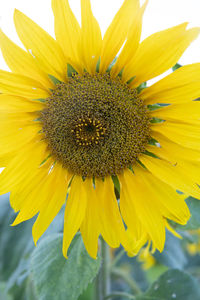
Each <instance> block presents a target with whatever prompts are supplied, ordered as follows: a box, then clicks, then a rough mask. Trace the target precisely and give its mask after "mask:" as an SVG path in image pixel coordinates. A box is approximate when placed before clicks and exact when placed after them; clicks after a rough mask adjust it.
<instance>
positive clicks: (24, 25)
mask: <svg viewBox="0 0 200 300" xmlns="http://www.w3.org/2000/svg"><path fill="white" fill-rule="evenodd" d="M14 22H15V27H16V30H17V33H18V36H19V38H20V40H21V41H22V43H23V44H24V46H25V48H26V49H27V51H29V52H30V53H31V54H32V56H33V57H34V58H35V60H36V61H37V63H38V64H39V66H40V67H41V68H42V70H43V71H44V72H45V73H46V74H49V75H53V76H55V77H56V78H58V79H60V80H62V81H65V80H66V70H67V62H66V60H65V57H64V54H63V52H62V50H61V48H60V46H59V45H58V43H57V42H56V41H55V40H54V39H53V38H52V37H51V36H50V35H49V34H48V33H47V32H46V31H44V30H43V29H42V28H41V27H40V26H38V25H37V24H36V23H35V22H33V21H32V20H31V19H29V18H28V17H27V16H25V15H24V14H23V13H22V12H20V11H19V10H15V14H14Z"/></svg>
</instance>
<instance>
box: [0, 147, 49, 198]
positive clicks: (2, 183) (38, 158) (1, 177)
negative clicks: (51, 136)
mask: <svg viewBox="0 0 200 300" xmlns="http://www.w3.org/2000/svg"><path fill="white" fill-rule="evenodd" d="M46 156H47V153H46V144H45V143H41V142H36V143H33V142H31V143H29V144H28V145H26V146H24V148H23V149H21V151H20V152H19V153H17V155H16V156H15V157H14V158H13V159H12V160H11V161H10V163H9V164H8V166H7V167H6V168H5V169H4V170H3V172H2V173H1V174H0V193H1V194H5V193H8V192H11V191H12V188H13V187H15V186H17V185H18V184H20V182H21V181H23V179H24V178H26V176H28V175H29V174H30V172H31V169H32V168H35V167H36V166H39V165H40V164H41V163H42V162H43V161H44V159H45V158H46Z"/></svg>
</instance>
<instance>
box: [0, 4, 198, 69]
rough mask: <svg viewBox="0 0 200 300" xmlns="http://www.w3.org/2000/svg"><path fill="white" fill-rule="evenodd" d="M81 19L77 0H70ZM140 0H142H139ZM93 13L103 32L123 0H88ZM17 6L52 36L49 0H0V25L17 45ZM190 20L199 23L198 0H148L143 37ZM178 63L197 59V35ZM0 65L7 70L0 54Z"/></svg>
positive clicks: (0, 67) (191, 61)
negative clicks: (15, 12)
mask: <svg viewBox="0 0 200 300" xmlns="http://www.w3.org/2000/svg"><path fill="white" fill-rule="evenodd" d="M69 2H70V4H71V7H72V9H73V11H74V13H75V15H76V16H77V18H78V20H79V21H80V0H69ZM142 2H143V1H142V0H141V3H142ZM91 3H92V8H93V13H94V15H95V17H96V18H97V20H98V21H99V24H100V27H101V29H102V33H104V32H105V30H106V28H107V27H108V25H109V23H110V22H111V20H112V18H113V16H114V14H115V13H116V12H117V10H118V9H119V7H120V6H121V4H122V3H123V0H91ZM15 8H17V9H19V10H21V11H22V12H23V13H25V14H26V15H27V16H29V17H30V18H31V19H32V20H34V21H35V22H36V23H37V24H39V25H40V26H41V27H42V28H44V29H45V30H46V31H47V32H49V33H50V34H51V35H53V36H54V29H53V27H54V25H53V13H52V10H51V0H6V1H5V0H0V27H1V28H2V30H3V31H4V32H5V33H6V34H7V35H8V36H9V37H10V38H11V39H12V40H13V41H14V42H15V43H17V44H18V45H21V46H22V44H21V43H20V41H19V39H18V37H17V34H16V32H15V28H14V24H13V12H14V9H15ZM186 21H187V22H189V27H195V26H198V27H200V0H149V4H148V6H147V9H146V12H145V15H144V22H143V32H142V39H144V38H145V37H147V36H149V35H150V34H152V33H154V32H156V31H160V30H163V29H166V28H168V27H171V26H175V25H177V24H180V23H182V22H186ZM179 62H180V63H181V64H189V63H195V62H200V37H199V38H198V39H197V40H196V41H195V42H193V44H192V45H191V46H190V47H189V49H188V50H187V51H186V52H185V54H184V55H183V56H182V58H181V59H180V61H179ZM0 69H4V70H8V68H7V66H6V64H5V63H4V61H3V58H2V55H1V54H0Z"/></svg>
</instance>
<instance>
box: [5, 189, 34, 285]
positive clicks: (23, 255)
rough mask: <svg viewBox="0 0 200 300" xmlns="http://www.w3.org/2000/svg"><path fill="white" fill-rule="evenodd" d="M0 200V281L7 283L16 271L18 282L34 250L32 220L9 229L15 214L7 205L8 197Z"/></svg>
mask: <svg viewBox="0 0 200 300" xmlns="http://www.w3.org/2000/svg"><path fill="white" fill-rule="evenodd" d="M0 200H1V213H0V280H2V281H7V280H8V279H10V276H11V275H13V274H14V273H13V272H14V271H15V270H16V272H17V277H18V280H19V281H20V280H22V278H21V277H20V275H22V277H23V275H24V274H22V273H24V272H25V264H26V262H25V261H27V256H28V254H29V253H30V252H31V251H32V249H33V248H34V243H33V241H32V233H31V230H32V224H33V220H31V221H27V222H25V223H22V224H19V225H17V226H15V227H11V226H10V224H12V222H13V221H14V218H15V214H14V212H13V210H12V209H11V207H10V205H9V199H8V195H5V196H3V197H1V198H0ZM21 260H22V263H21ZM19 265H20V266H19ZM12 283H13V282H12ZM11 285H12V284H10V286H11ZM10 286H9V288H10Z"/></svg>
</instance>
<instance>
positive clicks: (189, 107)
mask: <svg viewBox="0 0 200 300" xmlns="http://www.w3.org/2000/svg"><path fill="white" fill-rule="evenodd" d="M151 116H153V117H157V118H160V119H163V120H167V121H175V122H176V121H177V122H178V121H180V122H188V123H196V124H200V102H199V101H192V102H189V103H183V104H172V105H169V106H167V107H162V108H160V109H157V110H154V111H152V112H151Z"/></svg>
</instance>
